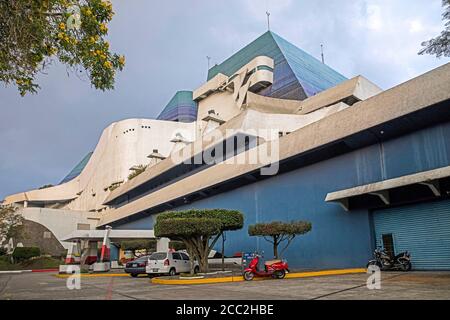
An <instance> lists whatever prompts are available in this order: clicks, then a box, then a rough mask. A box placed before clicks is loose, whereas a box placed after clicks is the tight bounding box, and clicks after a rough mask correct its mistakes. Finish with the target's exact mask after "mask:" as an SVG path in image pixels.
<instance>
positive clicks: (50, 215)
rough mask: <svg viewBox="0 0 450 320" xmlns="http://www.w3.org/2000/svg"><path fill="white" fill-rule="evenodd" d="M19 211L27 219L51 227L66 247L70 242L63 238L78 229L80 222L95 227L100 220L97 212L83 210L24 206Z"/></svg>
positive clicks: (91, 227)
mask: <svg viewBox="0 0 450 320" xmlns="http://www.w3.org/2000/svg"><path fill="white" fill-rule="evenodd" d="M19 213H21V214H22V215H23V216H24V218H25V219H26V220H30V221H34V222H36V223H39V224H41V225H43V226H44V227H46V228H47V229H49V230H50V231H51V232H52V233H53V234H54V235H55V237H56V238H57V239H58V241H59V242H60V243H61V245H62V246H63V247H64V248H66V249H68V248H69V245H70V243H69V242H63V241H61V239H62V238H64V237H66V236H67V235H69V234H70V233H72V232H74V231H75V230H77V227H78V224H86V225H89V226H90V229H95V226H96V225H97V222H98V218H97V215H96V214H93V213H89V212H82V211H71V210H56V209H45V208H24V209H20V211H19Z"/></svg>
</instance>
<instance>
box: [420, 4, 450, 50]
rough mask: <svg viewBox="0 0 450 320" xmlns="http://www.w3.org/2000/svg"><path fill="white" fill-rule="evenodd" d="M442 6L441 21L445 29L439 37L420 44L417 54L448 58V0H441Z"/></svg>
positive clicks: (449, 31)
mask: <svg viewBox="0 0 450 320" xmlns="http://www.w3.org/2000/svg"><path fill="white" fill-rule="evenodd" d="M442 6H443V7H444V13H443V14H442V19H443V20H444V21H446V22H445V29H444V30H443V31H442V32H441V34H440V35H439V36H437V37H436V38H433V39H431V40H428V41H425V42H423V43H422V46H424V47H425V48H423V49H422V50H421V51H420V52H419V54H425V53H427V54H431V55H435V56H436V57H438V58H440V57H442V56H444V57H450V0H442Z"/></svg>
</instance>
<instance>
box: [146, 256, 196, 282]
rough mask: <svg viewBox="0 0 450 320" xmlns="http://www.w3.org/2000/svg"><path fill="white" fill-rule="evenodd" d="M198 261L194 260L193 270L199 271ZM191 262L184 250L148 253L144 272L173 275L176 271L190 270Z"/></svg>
mask: <svg viewBox="0 0 450 320" xmlns="http://www.w3.org/2000/svg"><path fill="white" fill-rule="evenodd" d="M199 269H200V268H199V266H198V263H197V262H195V265H194V271H195V273H197V272H198V271H199ZM190 271H191V263H190V261H189V256H188V255H187V253H185V252H181V251H175V252H155V253H153V254H151V255H150V257H149V259H148V264H147V266H146V272H147V274H148V275H157V274H167V275H170V276H174V275H176V274H177V273H182V272H190Z"/></svg>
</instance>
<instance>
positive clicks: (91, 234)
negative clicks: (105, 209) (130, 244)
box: [62, 230, 156, 242]
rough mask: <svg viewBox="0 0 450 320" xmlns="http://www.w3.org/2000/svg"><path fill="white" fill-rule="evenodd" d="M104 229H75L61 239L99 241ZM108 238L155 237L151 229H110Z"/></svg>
mask: <svg viewBox="0 0 450 320" xmlns="http://www.w3.org/2000/svg"><path fill="white" fill-rule="evenodd" d="M104 236H105V230H76V231H74V232H72V233H71V234H69V235H67V236H66V237H64V238H63V239H62V241H68V242H70V241H81V240H90V241H101V240H103V237H104ZM109 239H110V240H112V241H126V240H133V239H156V237H155V234H154V232H153V230H111V231H110V233H109Z"/></svg>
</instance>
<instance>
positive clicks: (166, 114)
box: [157, 91, 197, 122]
mask: <svg viewBox="0 0 450 320" xmlns="http://www.w3.org/2000/svg"><path fill="white" fill-rule="evenodd" d="M157 119H158V120H167V121H178V122H194V121H196V120H197V103H196V102H195V101H193V100H192V91H178V92H177V93H176V94H175V95H174V96H173V98H172V99H171V100H170V101H169V103H168V104H167V106H166V107H165V108H164V110H163V111H162V112H161V113H160V115H159V116H158V117H157Z"/></svg>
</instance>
